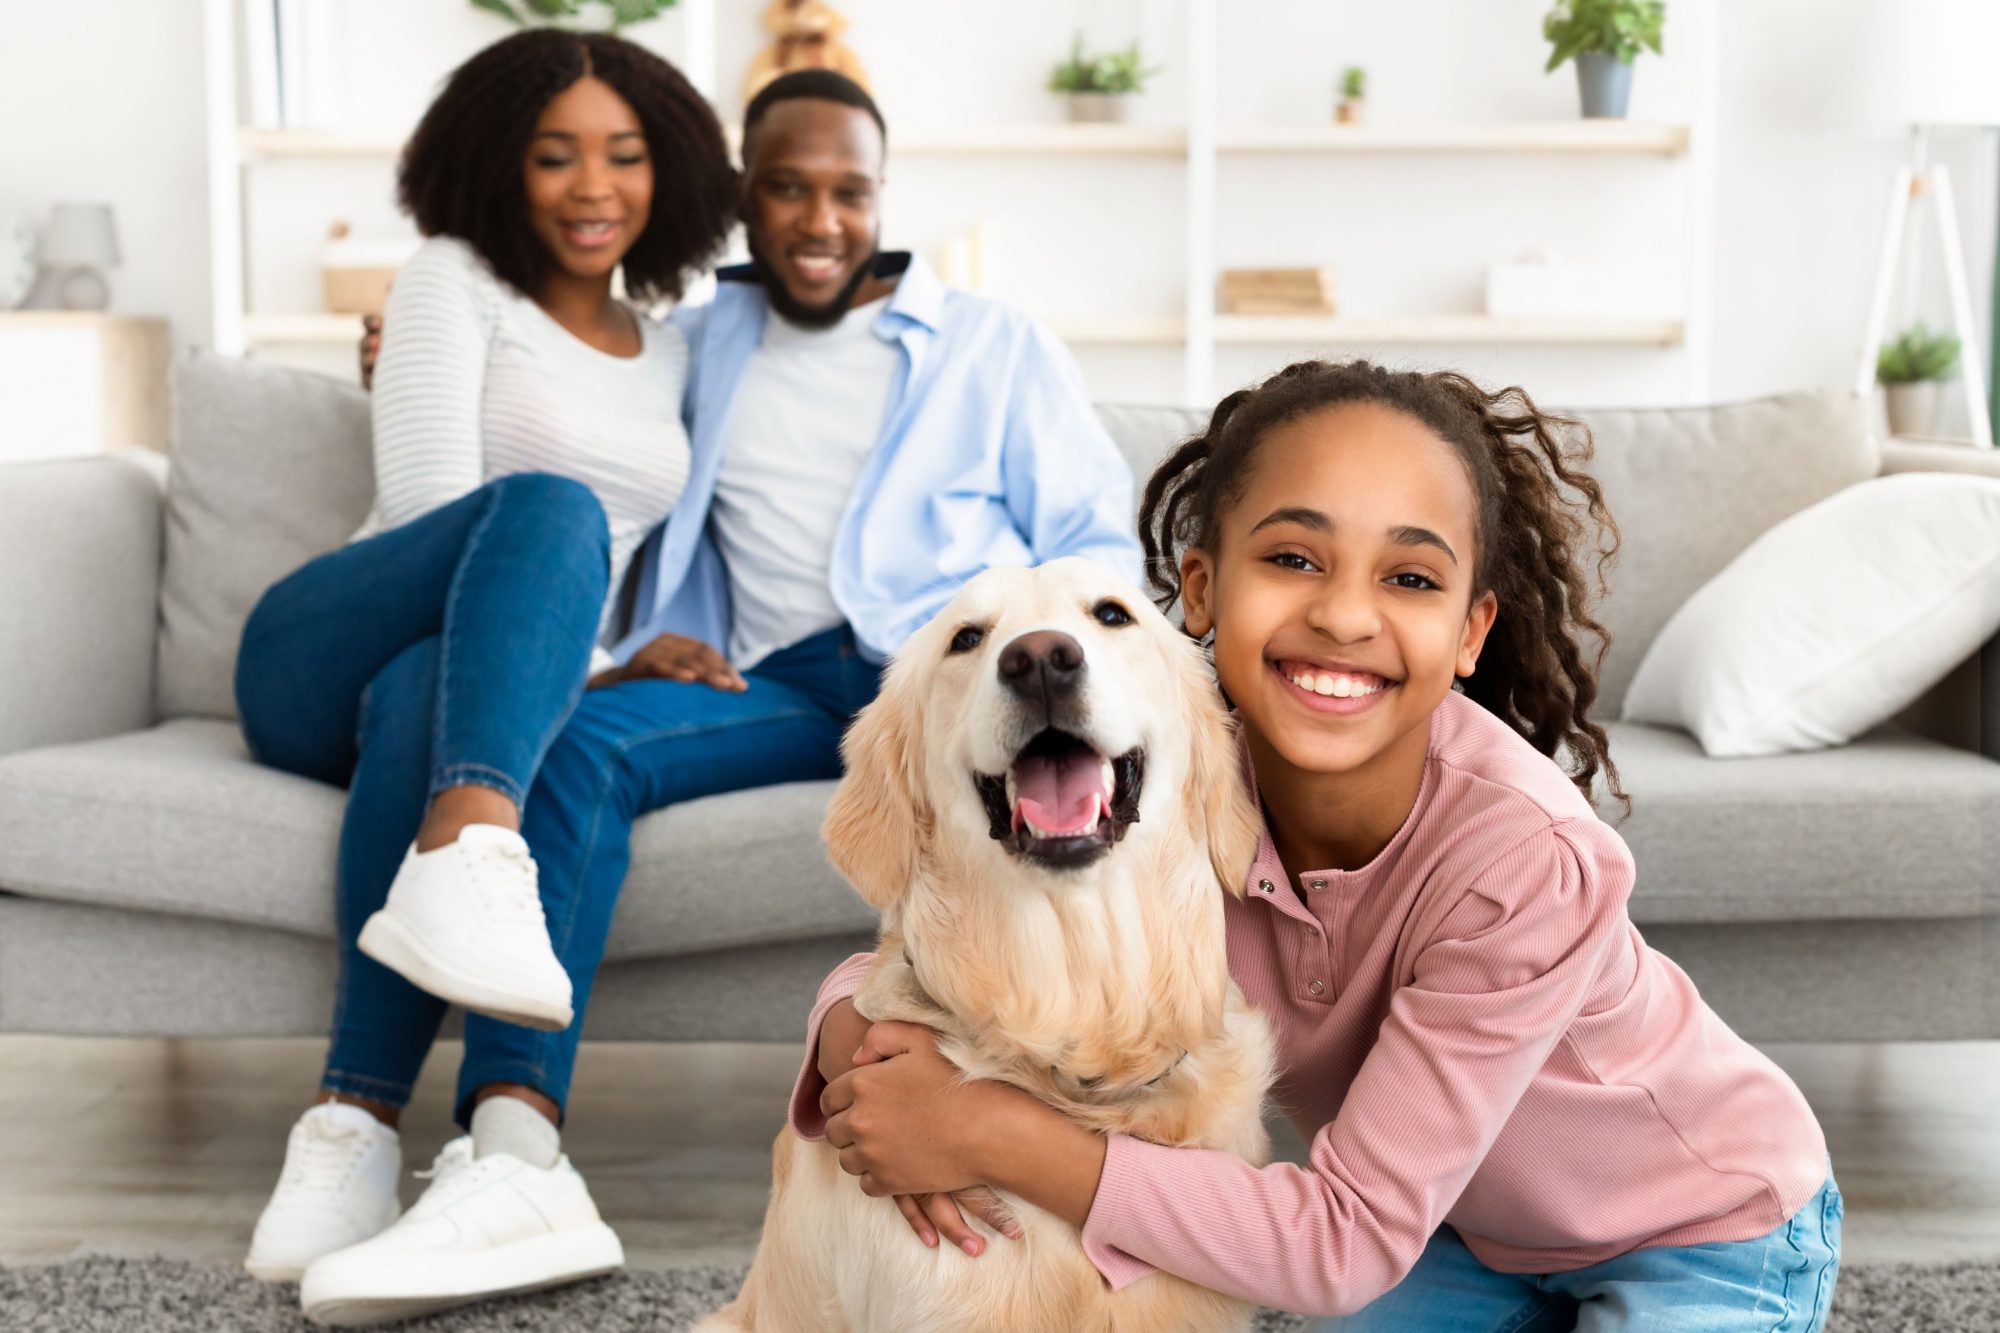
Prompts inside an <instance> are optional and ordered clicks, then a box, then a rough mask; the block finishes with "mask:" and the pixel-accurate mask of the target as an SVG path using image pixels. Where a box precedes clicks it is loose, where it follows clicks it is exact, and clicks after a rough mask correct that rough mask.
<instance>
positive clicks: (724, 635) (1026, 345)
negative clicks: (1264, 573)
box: [613, 254, 1140, 662]
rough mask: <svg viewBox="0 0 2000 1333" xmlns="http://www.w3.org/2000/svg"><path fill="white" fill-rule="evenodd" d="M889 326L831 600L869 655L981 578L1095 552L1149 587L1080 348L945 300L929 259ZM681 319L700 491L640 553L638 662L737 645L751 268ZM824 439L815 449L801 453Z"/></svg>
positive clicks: (692, 467)
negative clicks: (679, 643)
mask: <svg viewBox="0 0 2000 1333" xmlns="http://www.w3.org/2000/svg"><path fill="white" fill-rule="evenodd" d="M898 266H900V267H901V268H902V279H901V281H899V282H898V283H897V284H896V289H895V292H894V293H893V294H892V295H891V296H890V298H889V301H888V304H887V306H886V307H885V308H884V309H883V311H882V313H881V315H880V316H878V317H877V318H876V321H875V325H874V328H875V333H876V336H878V337H880V338H882V339H883V340H884V341H886V342H893V343H895V344H896V345H897V347H898V348H899V349H900V350H901V352H902V355H901V357H900V358H899V359H898V364H897V367H896V373H895V376H894V378H893V379H892V381H891V383H890V388H889V399H888V406H887V408H886V410H885V411H884V413H883V417H882V433H881V438H880V439H879V440H878V441H877V442H876V444H875V447H874V450H873V451H872V452H871V453H870V454H869V456H868V459H867V461H866V462H865V463H864V464H863V465H862V469H861V477H860V480H859V481H858V482H857V483H856V485H855V488H854V492H853V494H852V495H850V496H849V497H848V501H847V508H846V511H845V512H844V513H843V514H842V516H841V521H840V528H839V531H838V533H837V535H836V537H835V539H834V548H833V568H832V569H831V570H830V571H829V589H830V591H831V592H832V594H833V600H834V604H835V605H836V606H838V607H839V608H840V611H841V614H843V615H844V616H846V617H847V622H848V624H849V625H850V626H852V627H853V629H854V635H855V638H856V639H858V640H859V641H860V644H861V647H862V650H863V652H864V653H866V654H867V655H868V656H870V657H872V658H875V659H877V660H885V659H887V658H888V656H889V655H890V654H891V653H893V652H895V650H896V649H897V648H899V647H901V646H902V644H903V641H904V640H905V639H907V638H908V637H909V636H910V635H911V634H912V633H913V632H914V631H915V630H916V629H917V628H918V627H919V626H921V625H922V624H923V623H924V622H925V621H927V620H929V619H930V618H931V617H932V616H934V615H936V614H937V613H938V611H939V610H941V609H942V608H943V607H944V604H945V603H946V602H948V601H950V600H951V598H952V595H953V594H954V593H955V592H956V591H957V590H958V588H959V585H961V584H962V583H964V582H965V581H966V580H967V579H969V578H971V577H972V576H973V575H975V574H977V573H979V572H980V571H981V570H984V569H988V568H991V567H993V566H1004V565H1037V564H1041V563H1043V562H1044V561H1048V560H1054V559H1056V558H1057V557H1059V556H1066V555H1081V556H1088V557H1091V558H1093V559H1096V560H1098V561H1101V562H1102V563H1104V564H1106V565H1109V566H1110V567H1111V568H1113V569H1115V570H1116V571H1118V573H1120V574H1122V575H1124V576H1125V577H1126V578H1128V579H1130V580H1132V582H1134V583H1137V582H1138V581H1139V572H1140V553H1139V543H1138V539H1137V536H1136V533H1135V527H1134V522H1133V512H1134V511H1133V500H1132V474H1131V470H1130V469H1129V468H1127V466H1126V465H1125V460H1124V458H1123V457H1122V456H1121V455H1120V454H1119V452H1118V448H1117V446H1116V445H1114V444H1113V443H1112V442H1111V437H1110V436H1109V435H1107V434H1106V433H1105V431H1104V428H1103V426H1102V425H1100V424H1099V423H1098V420H1097V413H1096V412H1095V411H1094V410H1093V409H1092V407H1091V405H1090V398H1089V395H1088V393H1087V392H1086V391H1085V388H1084V383H1083V375H1082V373H1081V372H1080V371H1079V370H1078V369H1077V366H1076V361H1075V359H1074V358H1073V357H1071V356H1070V354H1069V350H1068V349H1067V348H1065V347H1064V346H1063V345H1062V343H1060V342H1059V341H1057V340H1056V338H1055V337H1054V336H1053V335H1052V334H1050V333H1049V332H1048V331H1047V330H1046V329H1043V328H1042V327H1041V326H1040V325H1038V324H1036V323H1035V322H1034V321H1033V320H1031V319H1029V318H1028V317H1027V316H1025V315H1023V314H1021V313H1020V312H1019V311H1016V310H1012V309H1009V308H1008V307H1006V306H1004V305H1001V304H999V303H997V302H994V301H989V300H987V299H985V298H983V297H979V296H975V295H973V294H971V293H970V292H963V291H958V290H955V289H953V288H948V287H946V286H945V285H944V284H943V283H942V282H940V281H939V280H938V277H937V275H936V274H935V273H934V272H932V271H931V269H930V267H929V266H928V265H927V264H925V263H924V262H923V261H922V260H920V259H915V258H912V257H910V256H908V255H903V254H885V255H884V256H883V257H882V267H881V268H880V269H878V270H877V271H878V272H882V273H885V274H886V273H891V272H894V271H895V269H896V268H897V267H898ZM717 276H718V277H719V278H720V283H719V285H718V289H717V291H716V296H715V300H714V301H713V302H711V303H710V304H709V305H707V306H705V307H701V308H698V309H694V310H688V311H684V312H680V313H678V314H677V315H676V316H675V318H676V320H677V322H679V324H680V325H681V327H682V329H683V331H684V332H685V333H686V334H687V338H688V346H689V348H690V350H691V352H692V362H691V368H690V371H689V375H688V388H687V400H686V403H685V407H684V413H685V415H686V417H687V427H688V439H689V444H690V447H691V450H692V458H691V460H690V463H689V471H688V481H687V488H686V490H684V491H683V492H682V493H681V497H680V500H679V502H678V503H677V504H676V505H675V506H674V510H673V513H672V514H670V515H668V517H667V521H666V523H665V524H663V525H662V526H661V527H660V529H659V530H658V531H657V532H655V533H654V535H653V536H652V537H651V538H650V539H649V540H648V541H647V543H646V545H645V546H644V548H643V549H642V550H641V551H640V554H639V556H638V557H637V559H638V561H639V576H638V577H639V585H638V588H637V597H636V599H635V601H634V603H633V611H632V619H631V625H632V628H631V630H630V632H629V633H627V634H626V635H625V637H624V638H623V639H622V640H621V641H620V642H619V643H618V645H617V647H616V648H615V649H614V650H613V656H614V657H616V658H617V660H618V661H620V662H623V661H625V660H626V659H627V658H629V657H630V656H631V655H632V654H633V653H635V652H637V651H638V650H639V649H640V648H642V647H644V646H645V645H646V644H647V643H649V642H651V641H652V640H653V638H654V637H656V636H657V635H660V634H667V633H672V634H685V635H688V636H690V637H692V638H697V639H700V640H702V641H703V642H705V643H709V644H712V645H715V646H718V647H720V646H722V645H725V644H727V643H728V642H729V581H728V575H727V571H726V570H725V569H724V568H723V564H722V557H721V554H720V553H719V551H718V550H717V548H716V545H715V541H714V538H713V534H712V532H711V530H710V526H709V522H708V516H709V504H710V502H711V501H712V500H713V499H714V496H715V479H716V474H717V472H718V471H719V470H720V468H721V465H722V449H723V444H724V441H726V440H727V439H728V436H729V412H730V409H731V407H732V406H733V403H734V399H735V396H736V389H737V386H738V384H740V383H741V381H742V378H743V369H744V367H745V366H746V365H747V364H748V363H749V360H750V355H751V353H752V352H754V351H755V350H756V349H757V346H758V344H759V342H760V341H761V340H762V339H763V336H764V321H765V320H766V319H767V318H769V307H768V305H767V303H766V301H765V297H764V288H763V285H762V283H761V282H759V281H758V280H757V278H756V276H755V274H754V273H753V272H752V271H751V270H750V269H749V268H748V267H747V266H745V267H737V268H731V269H724V270H723V271H722V272H721V273H720V274H718V275H717ZM809 443H810V442H808V441H802V442H801V444H802V445H808V444H809Z"/></svg>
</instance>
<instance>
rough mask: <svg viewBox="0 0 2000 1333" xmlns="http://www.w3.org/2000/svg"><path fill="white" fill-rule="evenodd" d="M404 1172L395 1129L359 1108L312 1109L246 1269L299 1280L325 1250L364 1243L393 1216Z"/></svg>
mask: <svg viewBox="0 0 2000 1333" xmlns="http://www.w3.org/2000/svg"><path fill="white" fill-rule="evenodd" d="M402 1172H403V1146H402V1142H401V1140H399V1139H398V1138H397V1136H396V1131H395V1130H393V1129H390V1128H389V1127H388V1126H387V1125H385V1124H383V1123H382V1122H381V1121H379V1120H377V1119H375V1117H374V1116H371V1115H369V1114H368V1113H367V1112H366V1111H364V1110H362V1109H361V1108H360V1107H358V1106H341V1105H338V1104H336V1103H333V1102H326V1103H323V1104H321V1105H319V1106H315V1107H313V1108H312V1109H311V1110H310V1111H307V1112H306V1113H305V1114H304V1115H302V1116H300V1117H299V1119H298V1123H297V1124H295V1125H293V1126H292V1134H291V1138H290V1139H288V1140H287V1141H286V1143H285V1168H284V1170H283V1171H282V1172H280V1173H279V1175H278V1187H277V1188H276V1189H275V1190H273V1191H272V1192H271V1201H270V1202H269V1203H267V1204H265V1205H264V1212H263V1214H262V1216H260V1217H258V1219H257V1230H256V1232H255V1233H254V1234H253V1235H252V1236H251V1238H250V1254H249V1256H248V1257H247V1258H245V1259H244V1260H243V1266H244V1267H245V1268H247V1269H249V1270H250V1275H251V1276H252V1277H256V1278H261V1279H262V1280H264V1281H266V1282H296V1281H297V1280H298V1279H299V1276H300V1275H301V1274H302V1273H304V1272H305V1271H306V1267H307V1265H309V1264H311V1263H312V1261H313V1260H315V1259H317V1258H319V1257H320V1256H321V1255H324V1254H332V1253H333V1252H334V1251H335V1250H343V1249H346V1248H347V1247H348V1246H350V1245H353V1244H355V1243H356V1242H358V1241H364V1240H367V1239H368V1238H369V1237H370V1236H373V1235H375V1234H376V1233H377V1232H379V1231H381V1230H382V1228H384V1227H386V1226H388V1225H389V1224H390V1223H391V1222H393V1221H395V1220H396V1210H397V1205H396V1178H397V1177H398V1176H400V1175H401V1174H402Z"/></svg>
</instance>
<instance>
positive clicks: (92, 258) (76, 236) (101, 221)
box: [42, 204, 118, 310]
mask: <svg viewBox="0 0 2000 1333" xmlns="http://www.w3.org/2000/svg"><path fill="white" fill-rule="evenodd" d="M42 263H43V264H44V265H45V266H47V267H48V268H51V269H66V270H68V271H67V272H66V273H64V274H63V275H62V277H61V279H60V280H59V281H58V285H57V288H56V300H57V301H58V302H59V303H60V304H61V306H62V308H63V309H64V310H103V309H105V308H106V307H108V306H109V305H110V304H111V284H110V283H109V282H107V281H106V280H105V277H104V270H105V269H108V268H116V267H118V232H117V229H116V228H115V227H114V226H113V225H112V221H111V205H109V204H57V205H56V206H55V209H54V210H53V211H52V212H51V213H50V214H49V225H48V229H47V230H46V231H45V232H44V233H43V235H42Z"/></svg>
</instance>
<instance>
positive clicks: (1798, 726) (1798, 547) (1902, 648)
mask: <svg viewBox="0 0 2000 1333" xmlns="http://www.w3.org/2000/svg"><path fill="white" fill-rule="evenodd" d="M1996 630H2000V478H1993V477H1979V476H1966V475H1962V474H1952V473H1942V472H1908V473H1901V474H1898V475H1895V476H1889V477H1881V478H1878V479H1876V480H1874V481H1866V482H1862V483H1861V484H1860V485H1857V486H1850V487H1848V488H1847V489H1846V490H1844V491H1841V492H1839V493H1838V494H1836V495H1833V496H1831V497H1830V498H1828V499H1825V500H1822V501H1820V502H1819V503H1818V504H1816V505H1813V506H1812V507H1811V508H1809V509H1804V510H1801V511H1799V512H1798V513H1796V514H1794V515H1792V516H1791V517H1790V518H1788V519H1786V520H1784V521H1783V522H1782V523H1779V524H1778V525H1777V526H1776V527H1774V528H1772V529H1771V530H1770V531H1769V532H1766V533H1765V534H1764V535H1763V536H1761V537H1759V538H1758V539H1757V540H1756V541H1754V542H1752V543H1751V544H1750V546H1749V547H1748V548H1747V549H1745V550H1744V552H1743V554H1741V555H1739V556H1737V557H1736V559H1735V560H1733V561H1731V562H1730V564H1729V565H1728V566H1727V567H1726V568H1725V569H1724V570H1723V571H1722V572H1721V573H1720V574H1717V575H1716V576H1715V577H1714V578H1712V579H1710V580H1709V581H1708V582H1707V583H1706V584H1704V585H1703V586H1702V587H1701V589H1700V590H1699V591H1697V592H1696V593H1695V594H1694V596H1692V597H1690V598H1688V600H1687V604H1686V605H1685V606H1683V607H1681V609H1680V610H1679V611H1677V612H1675V613H1674V617H1673V619H1672V620H1669V621H1668V622H1667V625H1666V628H1665V629H1663V630H1661V631H1660V636H1659V637H1658V638H1657V639H1655V640H1654V641H1653V646H1652V647H1651V648H1650V649H1648V650H1647V652H1646V660H1645V661H1643V662H1641V663H1640V664H1639V673H1638V675H1636V676H1634V677H1633V679H1632V686H1631V689H1630V690H1628V691H1627V693H1626V695H1625V712H1624V717H1625V720H1626V721H1628V722H1651V723H1658V724H1662V725H1666V726H1674V727H1680V728H1682V729H1683V730H1686V731H1689V732H1692V733H1693V734H1694V736H1695V738H1696V739H1697V740H1699V741H1700V742H1701V748H1702V749H1703V750H1705V751H1707V752H1708V753H1709V754H1710V755H1712V756H1714V757H1716V758H1725V757H1736V756H1744V755H1769V754H1782V753H1785V752H1787V751H1792V750H1816V749H1821V748H1824V747H1827V746H1834V745H1845V744H1846V743H1847V742H1848V741H1850V740H1853V739H1854V738H1855V737H1856V736H1858V735H1860V734H1861V733H1862V732H1864V731H1867V730H1868V729H1869V728H1870V727H1873V726H1876V725H1878V724H1880V723H1882V722H1885V721H1887V720H1888V719H1889V718H1891V717H1893V716H1895V714H1896V713H1897V712H1899V711H1901V710H1902V709H1903V708H1905V707H1906V706H1908V705H1909V704H1910V703H1911V702H1913V701H1914V700H1915V699H1917V697H1918V696H1920V695H1922V694H1923V693H1924V691H1926V690H1928V689H1929V688H1930V687H1931V686H1933V685H1935V684H1936V683H1937V682H1938V681H1939V680H1941V679H1943V677H1944V676H1945V674H1946V673H1947V672H1949V671H1950V670H1951V669H1952V668H1953V667H1955V666H1957V665H1958V664H1959V663H1960V662H1962V661H1964V660H1965V659H1966V658H1968V657H1970V656H1971V655H1972V654H1973V653H1974V652H1976V651H1978V649H1979V646H1980V645H1981V644H1982V643H1984V642H1986V640H1987V639H1989V638H1991V637H1992V636H1993V634H1994V632H1995V631H1996Z"/></svg>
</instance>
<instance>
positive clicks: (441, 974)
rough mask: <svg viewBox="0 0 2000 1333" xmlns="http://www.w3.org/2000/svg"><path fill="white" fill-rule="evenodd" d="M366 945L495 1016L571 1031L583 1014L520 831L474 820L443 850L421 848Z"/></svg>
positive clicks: (425, 982)
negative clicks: (558, 952) (572, 1003)
mask: <svg viewBox="0 0 2000 1333" xmlns="http://www.w3.org/2000/svg"><path fill="white" fill-rule="evenodd" d="M360 945H361V952H363V953H365V954H367V955H368V956H369V957H370V958H373V959H374V960H375V961H376V962H378V963H380V964H382V965H383V966H384V967H387V968H390V969H391V970H393V971H395V972H398V973H400V974H402V976H404V977H405V978H407V979H408V980H409V981H410V983H411V984H412V985H415V986H420V987H422V988H423V989H424V990H427V991H429V992H430V993H431V994H433V995H435V996H437V997H438V998H439V999H443V1000H450V1001H451V1002H452V1003H453V1004H456V1005H460V1006H462V1007H464V1008H466V1009H470V1010H471V1011H472V1012H474V1013H478V1014H485V1015H487V1016H488V1017H489V1018H497V1019H500V1020H501V1021H503V1022H507V1023H518V1024H520V1025H521V1026H523V1027H531V1028H541V1029H543V1030H544V1031H548V1032H561V1031H562V1030H563V1029H564V1028H566V1027H568V1026H569V1025H570V1020H571V1019H572V1018H574V1017H575V1016H576V1011H575V1010H574V1009H573V1008H571V1007H570V999H571V994H570V984H569V974H568V973H567V972H565V971H563V965H562V963H561V962H559V961H558V960H557V959H556V951H555V949H554V948H553V947H552V946H551V945H550V944H549V928H548V923H547V921H545V920H544V919H543V917H542V898H541V894H540V893H538V892H537V891H536V889H535V859H534V857H532V856H530V855H529V854H528V844H527V843H525V842H523V841H522V840H521V835H520V834H518V833H515V832H514V831H512V830H511V829H504V828H499V827H497V826H495V825H492V824H472V825H468V826H467V827H466V829H465V830H464V831H463V832H462V833H460V834H459V835H458V841H456V842H454V843H451V844H450V845H449V846H445V847H440V848H438V849H437V850H436V851H430V852H419V851H417V849H416V848H415V847H412V848H411V849H410V851H409V854H408V855H406V856H405V857H404V858H403V866H402V869H400V870H398V871H397V872H396V881H395V883H393V884H391V885H390V886H389V900H388V901H387V902H386V903H384V904H383V905H382V910H381V911H379V912H377V913H375V914H374V915H373V916H371V917H369V918H368V920H367V922H366V923H365V924H364V925H363V926H362V927H361V939H360Z"/></svg>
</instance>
